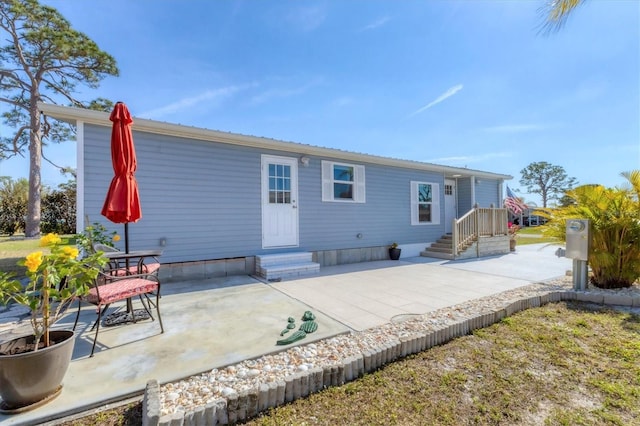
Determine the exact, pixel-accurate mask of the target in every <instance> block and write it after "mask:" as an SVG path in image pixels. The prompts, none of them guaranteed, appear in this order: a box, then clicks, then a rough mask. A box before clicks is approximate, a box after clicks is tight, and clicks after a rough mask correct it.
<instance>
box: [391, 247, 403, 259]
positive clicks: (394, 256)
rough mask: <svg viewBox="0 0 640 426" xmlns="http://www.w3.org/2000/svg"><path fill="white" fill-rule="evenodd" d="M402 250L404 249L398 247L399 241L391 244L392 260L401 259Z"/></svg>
mask: <svg viewBox="0 0 640 426" xmlns="http://www.w3.org/2000/svg"><path fill="white" fill-rule="evenodd" d="M401 251H402V249H400V248H398V243H391V245H390V246H389V257H390V258H391V260H398V259H400V252H401Z"/></svg>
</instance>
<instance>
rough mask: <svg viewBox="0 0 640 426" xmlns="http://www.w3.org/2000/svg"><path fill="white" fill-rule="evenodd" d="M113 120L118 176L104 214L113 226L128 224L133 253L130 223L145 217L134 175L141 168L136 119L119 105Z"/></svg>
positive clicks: (126, 239) (126, 240)
mask: <svg viewBox="0 0 640 426" xmlns="http://www.w3.org/2000/svg"><path fill="white" fill-rule="evenodd" d="M109 119H110V120H111V121H112V122H113V127H112V130H111V162H112V163H113V171H114V172H115V176H114V177H113V179H112V180H111V185H110V186H109V191H108V192H107V198H106V199H105V200H104V206H102V212H101V213H102V215H103V216H104V217H106V218H107V219H109V220H110V221H111V222H113V223H124V245H125V252H127V253H128V252H129V222H137V221H138V219H140V218H141V217H142V210H141V209H140V196H139V195H138V182H136V178H135V176H134V173H135V171H136V167H137V164H138V163H137V160H136V151H135V148H134V146H133V135H132V133H131V125H132V124H133V119H132V118H131V114H130V113H129V109H128V108H127V106H126V105H125V104H124V103H122V102H118V103H116V105H115V107H114V108H113V111H112V112H111V116H110V117H109Z"/></svg>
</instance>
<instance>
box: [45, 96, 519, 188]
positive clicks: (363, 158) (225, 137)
mask: <svg viewBox="0 0 640 426" xmlns="http://www.w3.org/2000/svg"><path fill="white" fill-rule="evenodd" d="M38 108H39V109H40V111H41V112H42V113H43V114H45V115H47V116H49V117H52V118H55V119H56V120H62V121H66V122H69V123H73V124H76V123H78V122H83V123H88V124H94V125H98V126H107V127H111V124H112V123H111V121H109V115H110V113H108V112H102V111H94V110H90V109H82V108H73V107H67V106H61V105H53V104H47V103H44V102H38ZM133 119H134V120H133V128H132V129H133V130H136V131H140V132H148V133H155V134H161V135H168V136H176V137H181V138H188V139H196V140H202V141H211V142H218V143H226V144H230V145H239V146H247V147H252V148H260V149H270V150H274V151H283V152H289V153H298V154H300V155H305V156H317V157H327V158H332V159H333V158H337V159H341V160H346V161H353V162H364V163H372V164H379V165H384V166H392V167H401V168H410V169H416V170H424V171H430V172H438V173H442V174H444V175H445V176H446V177H452V176H453V175H461V176H464V177H469V176H476V177H482V178H486V179H504V180H510V179H513V176H510V175H504V174H499V173H491V172H484V171H481V170H472V169H467V168H463V167H450V166H443V165H438V164H432V163H423V162H419V161H412V160H401V159H397V158H390V157H381V156H378V155H371V154H361V153H357V152H350V151H343V150H340V149H335V148H323V147H320V146H313V145H305V144H300V143H296V142H284V141H279V140H276V139H269V138H263V137H258V136H247V135H240V134H237V133H229V132H221V131H218V130H210V129H203V128H199V127H192V126H184V125H181V124H172V123H165V122H162V121H155V120H149V119H146V118H136V117H133Z"/></svg>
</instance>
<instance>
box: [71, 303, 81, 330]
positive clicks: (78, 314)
mask: <svg viewBox="0 0 640 426" xmlns="http://www.w3.org/2000/svg"><path fill="white" fill-rule="evenodd" d="M80 308H82V301H81V300H78V312H77V313H76V320H75V322H74V323H73V331H76V326H77V325H78V319H79V318H80Z"/></svg>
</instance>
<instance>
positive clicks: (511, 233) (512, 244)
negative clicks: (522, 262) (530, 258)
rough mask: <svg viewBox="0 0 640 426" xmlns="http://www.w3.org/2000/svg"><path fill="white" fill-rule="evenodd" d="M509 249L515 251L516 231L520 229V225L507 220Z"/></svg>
mask: <svg viewBox="0 0 640 426" xmlns="http://www.w3.org/2000/svg"><path fill="white" fill-rule="evenodd" d="M508 229H509V250H510V251H516V240H517V239H518V231H519V230H520V226H518V225H516V224H515V223H511V222H509V225H508Z"/></svg>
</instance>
